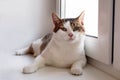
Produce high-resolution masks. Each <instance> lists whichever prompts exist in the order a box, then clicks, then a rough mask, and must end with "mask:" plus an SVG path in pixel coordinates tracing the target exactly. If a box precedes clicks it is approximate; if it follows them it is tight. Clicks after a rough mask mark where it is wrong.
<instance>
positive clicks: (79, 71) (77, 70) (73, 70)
mask: <svg viewBox="0 0 120 80" xmlns="http://www.w3.org/2000/svg"><path fill="white" fill-rule="evenodd" d="M70 72H71V74H73V75H81V74H82V73H83V70H82V68H71V70H70Z"/></svg>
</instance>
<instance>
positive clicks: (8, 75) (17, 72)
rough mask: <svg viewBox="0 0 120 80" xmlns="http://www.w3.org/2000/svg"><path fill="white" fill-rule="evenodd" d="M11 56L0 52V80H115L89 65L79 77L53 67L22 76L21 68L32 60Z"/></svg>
mask: <svg viewBox="0 0 120 80" xmlns="http://www.w3.org/2000/svg"><path fill="white" fill-rule="evenodd" d="M13 54H14V53H13V52H11V53H10V52H0V65H1V66H0V80H117V79H115V78H113V77H111V76H110V75H108V74H106V73H104V72H102V71H100V70H99V69H97V68H95V67H93V66H91V65H89V64H88V65H87V66H86V67H85V68H84V73H83V75H80V76H73V75H71V74H69V69H60V68H53V67H46V68H43V69H41V70H39V71H37V72H36V73H33V74H22V73H21V71H22V68H23V67H24V66H25V65H28V64H30V63H31V62H32V61H33V58H32V57H31V56H29V55H25V56H15V55H13Z"/></svg>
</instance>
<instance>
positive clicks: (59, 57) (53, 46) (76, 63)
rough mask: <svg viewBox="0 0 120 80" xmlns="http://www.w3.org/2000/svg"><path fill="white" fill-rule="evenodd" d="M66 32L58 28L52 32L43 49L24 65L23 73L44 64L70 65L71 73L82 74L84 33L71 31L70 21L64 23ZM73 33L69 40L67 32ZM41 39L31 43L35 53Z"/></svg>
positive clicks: (37, 51)
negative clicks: (27, 64) (29, 62)
mask: <svg viewBox="0 0 120 80" xmlns="http://www.w3.org/2000/svg"><path fill="white" fill-rule="evenodd" d="M64 26H65V27H66V28H67V32H64V31H62V30H61V29H60V30H58V31H57V32H56V33H54V32H53V36H52V39H51V41H50V42H49V44H48V45H47V47H46V48H45V50H44V51H43V52H42V53H41V55H38V56H37V58H36V59H35V61H34V62H33V63H32V64H31V65H29V66H27V67H24V69H23V73H32V72H35V71H36V70H38V69H39V68H42V67H43V66H44V65H51V66H55V67H71V73H72V74H82V68H83V67H84V66H85V64H86V58H85V51H84V39H85V35H84V34H82V33H80V32H73V31H72V29H71V27H70V22H67V23H65V24H64ZM69 33H72V34H73V37H72V38H73V40H69V36H68V34H69ZM41 43H42V42H41V40H38V41H36V42H34V45H32V47H33V49H34V51H35V53H37V54H39V52H40V50H39V49H40V45H41Z"/></svg>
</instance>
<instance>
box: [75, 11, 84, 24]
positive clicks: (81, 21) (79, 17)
mask: <svg viewBox="0 0 120 80" xmlns="http://www.w3.org/2000/svg"><path fill="white" fill-rule="evenodd" d="M84 17H85V11H82V12H81V14H80V15H79V16H78V17H77V20H78V21H79V23H80V24H81V25H84Z"/></svg>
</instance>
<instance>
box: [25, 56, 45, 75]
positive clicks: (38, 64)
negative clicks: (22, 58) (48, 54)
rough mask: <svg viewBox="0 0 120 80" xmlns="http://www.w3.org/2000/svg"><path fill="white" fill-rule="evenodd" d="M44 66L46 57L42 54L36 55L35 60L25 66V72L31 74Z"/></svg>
mask: <svg viewBox="0 0 120 80" xmlns="http://www.w3.org/2000/svg"><path fill="white" fill-rule="evenodd" d="M44 66H45V59H44V58H43V57H42V56H41V55H39V56H37V57H36V59H35V61H34V62H33V63H32V64H31V65H29V66H26V67H24V68H23V73H25V74H30V73H33V72H35V71H37V70H38V69H39V68H42V67H44Z"/></svg>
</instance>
